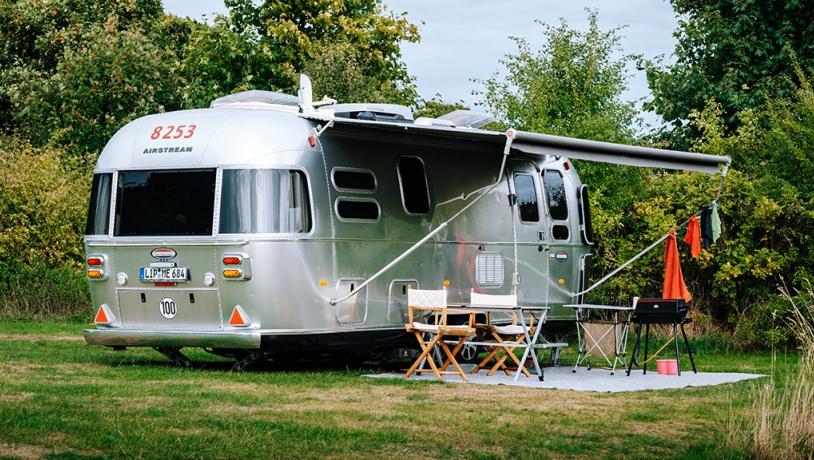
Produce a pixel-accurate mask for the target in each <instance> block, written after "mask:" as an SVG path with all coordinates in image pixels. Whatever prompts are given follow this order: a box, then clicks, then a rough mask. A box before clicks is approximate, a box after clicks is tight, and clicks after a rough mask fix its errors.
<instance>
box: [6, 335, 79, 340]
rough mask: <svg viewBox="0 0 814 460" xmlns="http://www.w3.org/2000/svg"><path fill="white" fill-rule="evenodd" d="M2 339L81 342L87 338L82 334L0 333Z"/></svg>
mask: <svg viewBox="0 0 814 460" xmlns="http://www.w3.org/2000/svg"><path fill="white" fill-rule="evenodd" d="M0 340H27V341H30V342H36V341H39V340H53V341H70V342H80V341H83V340H85V338H84V337H82V336H81V335H49V334H0Z"/></svg>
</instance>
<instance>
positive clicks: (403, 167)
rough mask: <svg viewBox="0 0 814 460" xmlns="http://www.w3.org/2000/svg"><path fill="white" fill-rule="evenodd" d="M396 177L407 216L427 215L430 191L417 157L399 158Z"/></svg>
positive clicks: (420, 162) (425, 175)
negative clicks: (397, 177)
mask: <svg viewBox="0 0 814 460" xmlns="http://www.w3.org/2000/svg"><path fill="white" fill-rule="evenodd" d="M398 176H399V185H400V186H401V200H402V203H403V204H404V210H405V211H407V213H408V214H429V212H430V191H429V187H428V186H427V173H426V171H424V162H423V161H421V159H420V158H418V157H401V158H399V163H398Z"/></svg>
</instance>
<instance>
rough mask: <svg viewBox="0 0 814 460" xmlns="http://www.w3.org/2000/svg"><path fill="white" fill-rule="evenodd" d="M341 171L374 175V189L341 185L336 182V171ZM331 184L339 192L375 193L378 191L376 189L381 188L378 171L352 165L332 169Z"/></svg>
mask: <svg viewBox="0 0 814 460" xmlns="http://www.w3.org/2000/svg"><path fill="white" fill-rule="evenodd" d="M337 171H339V172H345V171H346V172H356V173H366V174H370V175H371V176H373V189H365V188H349V187H340V186H338V185H337V184H336V173H337ZM331 185H332V186H333V188H334V190H336V191H337V192H342V193H365V194H373V193H376V190H378V189H379V178H378V177H376V173H374V172H373V170H371V169H367V168H355V167H350V166H334V167H333V168H332V169H331Z"/></svg>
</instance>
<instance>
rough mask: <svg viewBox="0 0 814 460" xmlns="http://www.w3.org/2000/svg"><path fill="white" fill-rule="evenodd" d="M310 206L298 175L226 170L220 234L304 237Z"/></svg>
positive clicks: (302, 177) (305, 185)
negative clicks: (300, 235)
mask: <svg viewBox="0 0 814 460" xmlns="http://www.w3.org/2000/svg"><path fill="white" fill-rule="evenodd" d="M309 231H311V206H310V203H309V199H308V181H307V179H306V177H305V174H304V173H303V172H302V171H293V170H287V169H226V170H224V171H223V186H222V192H221V202H220V233H308V232H309Z"/></svg>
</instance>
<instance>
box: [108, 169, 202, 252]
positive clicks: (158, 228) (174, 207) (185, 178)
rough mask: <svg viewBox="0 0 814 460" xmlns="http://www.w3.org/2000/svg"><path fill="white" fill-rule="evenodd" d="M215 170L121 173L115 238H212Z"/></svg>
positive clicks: (117, 198) (117, 190) (117, 192)
mask: <svg viewBox="0 0 814 460" xmlns="http://www.w3.org/2000/svg"><path fill="white" fill-rule="evenodd" d="M214 203H215V170H214V169H183V170H155V171H121V172H119V182H118V186H117V187H116V218H115V221H114V230H113V234H114V235H115V236H180V235H189V236H191V235H211V234H212V214H213V211H214Z"/></svg>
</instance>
